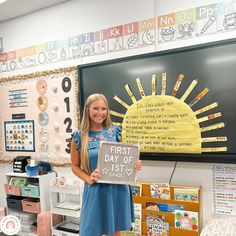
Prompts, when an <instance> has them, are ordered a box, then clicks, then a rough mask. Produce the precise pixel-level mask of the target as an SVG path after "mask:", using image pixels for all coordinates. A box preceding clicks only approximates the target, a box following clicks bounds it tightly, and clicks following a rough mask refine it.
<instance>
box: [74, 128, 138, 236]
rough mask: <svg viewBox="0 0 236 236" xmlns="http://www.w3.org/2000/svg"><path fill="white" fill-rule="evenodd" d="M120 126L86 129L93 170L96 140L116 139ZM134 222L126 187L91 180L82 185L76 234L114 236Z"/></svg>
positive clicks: (75, 136)
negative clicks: (97, 129) (77, 231)
mask: <svg viewBox="0 0 236 236" xmlns="http://www.w3.org/2000/svg"><path fill="white" fill-rule="evenodd" d="M72 137H73V138H74V139H75V142H76V144H77V149H78V150H79V151H80V132H74V133H73V134H72ZM120 137H121V128H120V127H117V126H110V127H106V128H104V129H103V130H101V131H98V132H95V131H90V132H89V147H88V149H89V150H88V151H89V163H90V169H91V171H93V170H94V169H96V167H97V159H98V149H99V143H100V141H103V140H105V141H114V142H117V141H120ZM133 221H134V207H133V198H132V193H131V190H130V187H129V186H128V185H121V184H104V183H94V184H93V185H91V186H89V185H88V184H87V183H85V185H84V193H83V203H82V209H81V217H80V233H79V235H80V236H101V235H103V234H109V236H114V235H115V233H114V232H115V231H121V230H127V229H129V228H130V227H131V222H133Z"/></svg>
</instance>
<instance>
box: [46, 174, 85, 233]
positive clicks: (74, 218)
mask: <svg viewBox="0 0 236 236" xmlns="http://www.w3.org/2000/svg"><path fill="white" fill-rule="evenodd" d="M81 195H82V194H81V186H80V183H79V182H78V180H74V181H72V180H71V179H70V183H69V184H67V183H66V180H65V179H64V178H63V177H56V178H54V179H52V180H51V184H50V196H51V212H52V216H53V215H54V214H55V215H61V216H62V222H60V223H59V224H57V225H54V226H53V228H52V235H53V236H78V232H79V219H80V209H81Z"/></svg>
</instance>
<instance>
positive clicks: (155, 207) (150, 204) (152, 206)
mask: <svg viewBox="0 0 236 236" xmlns="http://www.w3.org/2000/svg"><path fill="white" fill-rule="evenodd" d="M146 209H147V210H152V211H159V210H160V209H159V207H158V205H157V202H150V201H148V202H146Z"/></svg>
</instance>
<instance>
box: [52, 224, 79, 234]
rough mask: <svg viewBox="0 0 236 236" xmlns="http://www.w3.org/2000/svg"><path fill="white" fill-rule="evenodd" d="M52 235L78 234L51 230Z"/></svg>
mask: <svg viewBox="0 0 236 236" xmlns="http://www.w3.org/2000/svg"><path fill="white" fill-rule="evenodd" d="M54 227H55V226H54ZM52 235H56V236H59V235H60V236H61V235H66V236H79V234H74V233H70V232H67V231H63V230H58V229H54V228H53V229H52Z"/></svg>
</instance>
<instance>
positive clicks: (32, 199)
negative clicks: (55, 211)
mask: <svg viewBox="0 0 236 236" xmlns="http://www.w3.org/2000/svg"><path fill="white" fill-rule="evenodd" d="M55 176H56V173H55V172H50V173H48V174H45V175H37V176H28V175H27V174H26V173H15V172H11V173H7V174H6V179H7V182H6V184H4V188H5V192H6V196H7V213H8V215H10V214H11V215H16V216H17V217H18V218H20V221H21V225H22V228H21V231H20V232H19V233H18V235H27V236H29V235H37V234H36V227H34V226H32V223H33V222H37V215H38V213H40V212H45V211H50V192H49V188H50V181H51V179H52V178H55Z"/></svg>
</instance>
